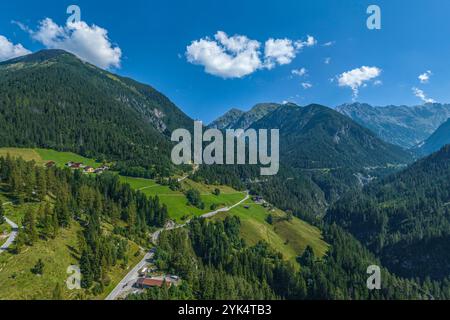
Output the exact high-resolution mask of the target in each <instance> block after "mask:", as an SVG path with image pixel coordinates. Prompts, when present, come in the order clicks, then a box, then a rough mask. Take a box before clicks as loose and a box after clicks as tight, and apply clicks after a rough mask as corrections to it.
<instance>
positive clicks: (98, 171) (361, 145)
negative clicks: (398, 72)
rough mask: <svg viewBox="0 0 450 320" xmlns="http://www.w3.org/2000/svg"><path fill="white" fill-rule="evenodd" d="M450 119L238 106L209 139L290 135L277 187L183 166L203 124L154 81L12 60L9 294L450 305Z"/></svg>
mask: <svg viewBox="0 0 450 320" xmlns="http://www.w3.org/2000/svg"><path fill="white" fill-rule="evenodd" d="M449 117H450V108H449V106H448V105H444V104H442V105H438V104H433V105H428V104H427V105H424V106H419V107H393V106H391V107H385V108H384V107H383V108H378V107H371V106H369V105H364V104H348V105H344V106H341V107H339V108H337V109H333V108H330V107H327V106H322V105H317V104H312V105H306V106H298V105H295V104H291V103H289V104H277V103H261V104H258V105H256V106H255V107H253V108H251V109H250V111H248V112H245V111H242V110H238V109H232V110H231V111H229V112H228V113H227V114H225V115H224V116H222V117H220V118H219V119H217V120H216V121H214V122H213V123H211V124H210V126H209V127H211V128H217V129H220V130H227V129H279V130H280V171H279V173H278V175H276V176H272V177H270V176H268V177H261V176H260V174H259V172H260V171H259V166H253V165H245V166H238V165H233V166H220V165H212V166H206V165H201V166H191V165H184V166H175V165H173V164H172V161H171V149H172V147H173V143H172V142H171V141H170V136H171V132H172V131H173V130H175V129H178V128H186V129H188V130H191V129H192V128H193V120H192V119H191V118H190V117H189V116H187V115H186V114H185V113H184V112H183V111H181V110H180V109H179V108H178V107H177V106H176V105H175V104H174V103H172V102H171V101H170V99H169V98H167V97H166V96H164V95H163V94H162V93H160V92H158V91H157V90H156V89H154V88H152V87H150V86H148V85H145V84H142V83H138V82H136V81H134V80H132V79H129V78H125V77H122V76H119V75H116V74H113V73H110V72H108V71H105V70H103V69H100V68H97V67H95V66H93V65H91V64H89V63H87V62H84V61H82V60H80V59H79V58H77V57H76V56H75V55H73V54H70V53H68V52H65V51H62V50H44V51H40V52H37V53H33V54H29V55H26V56H23V57H20V58H15V59H12V60H8V61H5V62H2V63H0V128H1V129H0V204H3V205H2V206H0V245H2V249H1V250H0V271H1V272H0V284H1V285H0V299H24V300H25V299H26V300H28V299H30V300H31V299H54V300H58V299H81V300H87V299H130V300H164V299H178V300H215V299H221V300H241V299H255V300H263V299H269V300H270V299H292V300H296V299H316V300H334V299H336V300H337V299H346V300H360V299H361V300H366V299H380V300H383V299H393V300H401V299H450V255H449V253H448V244H449V241H450V209H449V208H450V207H449V204H450V193H449V190H450V185H449V183H450V177H449V173H450V168H449V166H450V146H449V145H448V144H449V143H450V141H449V140H448V137H449V136H450V132H449V122H448V121H450V120H448V118H449ZM446 144H447V145H446ZM10 240H12V241H10ZM70 265H79V266H80V272H81V275H82V278H81V289H80V290H75V291H72V290H69V289H68V288H66V286H65V281H66V279H67V276H68V274H67V267H68V266H70ZM371 265H378V266H380V267H381V273H382V286H381V289H380V290H368V288H367V276H368V275H367V268H368V267H369V266H371ZM182 311H183V312H186V313H190V312H194V311H195V310H194V309H188V306H187V305H186V309H183V310H182ZM197 311H199V312H209V313H210V312H211V311H210V310H209V311H208V310H206V309H204V310H203V309H202V310H200V309H198V310H197ZM197 311H195V312H197Z"/></svg>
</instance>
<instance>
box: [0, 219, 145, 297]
mask: <svg viewBox="0 0 450 320" xmlns="http://www.w3.org/2000/svg"><path fill="white" fill-rule="evenodd" d="M79 230H81V227H80V226H79V225H78V224H75V223H74V224H72V227H71V228H69V229H62V230H61V231H60V233H59V235H58V236H57V237H56V238H55V239H54V240H50V241H43V240H39V241H38V242H37V243H35V244H34V246H33V247H26V248H24V249H23V250H22V252H20V253H19V254H18V255H13V254H10V253H3V254H2V255H0V284H1V285H0V300H11V299H12V300H34V299H39V300H47V299H51V298H52V292H53V289H54V288H55V287H56V285H57V284H60V285H61V287H62V288H63V297H64V299H79V298H83V299H104V298H105V297H106V296H107V295H108V294H109V292H111V291H112V290H113V289H114V287H115V286H116V285H117V284H118V283H119V282H120V280H122V278H123V277H124V276H125V275H126V274H127V273H128V271H129V269H130V268H131V267H132V266H134V265H136V264H137V263H138V261H140V260H141V259H142V255H139V256H135V253H136V252H138V251H139V247H138V246H137V245H136V244H135V243H133V242H129V252H128V256H129V262H128V266H126V267H125V268H123V266H121V265H120V264H118V265H117V266H115V267H113V268H112V269H111V270H110V272H109V273H108V274H109V277H110V279H111V283H110V285H109V286H108V287H106V288H105V291H104V292H103V293H102V294H100V295H99V296H93V295H92V294H89V293H87V292H86V291H85V290H73V291H70V290H68V289H67V287H66V285H65V281H66V280H67V278H68V277H69V274H67V273H66V272H67V268H68V267H69V266H71V265H78V261H79V255H80V253H79V252H78V251H77V249H76V248H77V232H78V231H79ZM39 259H42V261H43V262H44V264H45V267H44V274H43V275H42V276H36V275H34V274H33V273H32V272H31V269H32V268H33V267H34V265H35V264H36V262H37V261H38V260H39Z"/></svg>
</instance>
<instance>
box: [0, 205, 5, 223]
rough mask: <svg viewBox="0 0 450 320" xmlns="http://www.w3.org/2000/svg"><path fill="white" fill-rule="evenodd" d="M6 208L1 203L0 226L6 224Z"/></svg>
mask: <svg viewBox="0 0 450 320" xmlns="http://www.w3.org/2000/svg"><path fill="white" fill-rule="evenodd" d="M5 221H6V220H5V208H4V207H3V205H2V204H1V203H0V225H1V224H4V223H5Z"/></svg>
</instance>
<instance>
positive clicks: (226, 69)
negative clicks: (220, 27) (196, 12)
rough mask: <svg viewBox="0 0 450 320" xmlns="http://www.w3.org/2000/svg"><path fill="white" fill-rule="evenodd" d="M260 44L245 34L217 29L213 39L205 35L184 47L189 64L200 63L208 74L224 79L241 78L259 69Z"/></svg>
mask: <svg viewBox="0 0 450 320" xmlns="http://www.w3.org/2000/svg"><path fill="white" fill-rule="evenodd" d="M260 46H261V44H260V43H259V42H258V41H256V40H251V39H249V38H247V37H246V36H240V35H236V36H232V37H229V36H228V35H227V34H226V33H225V32H222V31H219V32H217V33H216V35H215V40H211V39H209V38H204V39H200V40H196V41H193V42H192V43H191V45H190V46H188V47H187V51H186V56H187V59H188V61H189V62H190V63H193V64H198V65H202V66H204V67H205V71H206V72H207V73H209V74H212V75H215V76H219V77H223V78H242V77H244V76H246V75H249V74H252V73H253V72H255V71H256V70H258V69H259V68H261V65H262V61H261V59H260V50H259V49H260Z"/></svg>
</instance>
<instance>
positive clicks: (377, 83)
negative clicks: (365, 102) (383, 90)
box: [373, 80, 383, 86]
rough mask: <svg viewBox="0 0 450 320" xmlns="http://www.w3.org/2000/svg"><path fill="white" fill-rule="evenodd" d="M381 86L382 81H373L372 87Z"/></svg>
mask: <svg viewBox="0 0 450 320" xmlns="http://www.w3.org/2000/svg"><path fill="white" fill-rule="evenodd" d="M382 84H383V81H381V80H375V81H374V82H373V85H374V86H381V85H382Z"/></svg>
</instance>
